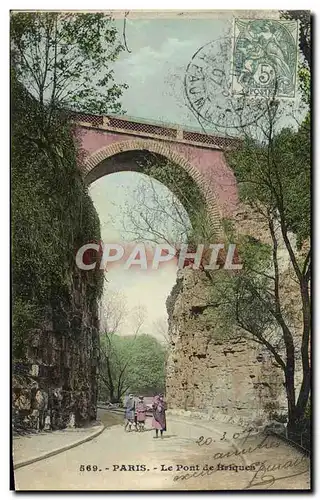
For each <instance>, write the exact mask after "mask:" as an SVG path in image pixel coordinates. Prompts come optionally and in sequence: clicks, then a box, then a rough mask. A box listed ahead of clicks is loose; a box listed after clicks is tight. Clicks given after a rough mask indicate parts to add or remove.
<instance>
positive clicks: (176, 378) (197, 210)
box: [10, 10, 312, 492]
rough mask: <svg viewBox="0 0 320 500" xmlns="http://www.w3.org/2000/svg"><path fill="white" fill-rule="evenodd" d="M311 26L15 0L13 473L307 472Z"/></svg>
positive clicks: (50, 480)
mask: <svg viewBox="0 0 320 500" xmlns="http://www.w3.org/2000/svg"><path fill="white" fill-rule="evenodd" d="M311 42H312V38H311V14H310V12H309V11H293V10H292V11H280V10H279V11H278V10H269V11H267V10H254V11H253V10H252V11H250V10H239V11H237V10H221V11H218V10H217V11H215V10H211V11H199V12H197V11H178V10H177V11H165V10H163V11H161V10H159V11H137V10H136V11H90V10H89V11H50V10H46V11H31V10H30V11H11V13H10V79H11V80H10V81H11V202H12V212H11V224H12V228H11V236H12V412H11V415H12V476H13V481H12V483H13V484H12V489H15V490H18V491H39V490H41V491H57V490H59V491H120V490H121V491H165V492H169V491H186V490H194V491H242V490H247V491H251V490H258V491H259V490H268V491H272V490H283V491H290V490H302V491H304V490H310V489H311V480H312V477H311V458H312V457H311V440H312V439H311V438H312V436H311V403H310V401H311V392H310V386H311V341H310V335H311V332H310V330H311V313H310V300H311V299H310V296H311V243H310V232H311V223H310V217H311V215H310V211H311V188H310V177H311V131H310V128H311V118H310V117H311V70H312V67H311Z"/></svg>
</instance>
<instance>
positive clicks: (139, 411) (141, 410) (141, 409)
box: [136, 396, 147, 432]
mask: <svg viewBox="0 0 320 500" xmlns="http://www.w3.org/2000/svg"><path fill="white" fill-rule="evenodd" d="M146 411H147V406H146V405H145V403H144V401H143V396H139V401H138V403H137V406H136V415H137V424H138V431H139V432H142V431H144V424H145V421H146Z"/></svg>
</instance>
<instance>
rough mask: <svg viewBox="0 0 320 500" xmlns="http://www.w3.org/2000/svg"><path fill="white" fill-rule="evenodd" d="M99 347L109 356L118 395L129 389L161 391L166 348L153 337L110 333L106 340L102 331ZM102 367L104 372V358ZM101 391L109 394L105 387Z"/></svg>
mask: <svg viewBox="0 0 320 500" xmlns="http://www.w3.org/2000/svg"><path fill="white" fill-rule="evenodd" d="M101 347H102V349H103V351H104V352H106V353H108V355H109V358H110V365H111V372H112V378H113V381H114V384H115V390H116V397H117V399H120V398H121V397H122V396H123V394H125V393H126V392H128V391H129V392H132V393H134V394H136V395H139V394H140V393H141V394H143V395H148V394H154V393H155V392H157V391H164V387H165V361H166V349H165V347H164V346H163V345H162V344H160V342H158V341H157V339H156V338H155V337H152V336H151V335H145V334H142V335H138V336H137V337H135V336H133V335H132V336H120V335H112V336H111V341H110V343H109V342H108V340H107V338H106V336H104V335H102V338H101ZM101 369H102V370H103V373H104V374H106V367H105V365H104V363H103V359H102V365H101ZM119 389H120V390H119ZM102 393H103V394H104V395H105V396H106V397H108V390H107V389H106V388H105V387H104V388H103V390H102Z"/></svg>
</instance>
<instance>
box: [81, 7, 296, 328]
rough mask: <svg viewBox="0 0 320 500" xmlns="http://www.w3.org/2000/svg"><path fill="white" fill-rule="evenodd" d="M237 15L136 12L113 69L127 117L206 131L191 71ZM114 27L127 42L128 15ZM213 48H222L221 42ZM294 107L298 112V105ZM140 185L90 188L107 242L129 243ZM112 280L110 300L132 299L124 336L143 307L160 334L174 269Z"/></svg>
mask: <svg viewBox="0 0 320 500" xmlns="http://www.w3.org/2000/svg"><path fill="white" fill-rule="evenodd" d="M232 14H233V13H232V11H229V12H226V11H224V12H220V13H215V14H214V17H213V18H212V17H211V18H209V17H208V16H207V17H206V18H205V17H203V16H202V17H201V16H200V17H199V15H198V18H195V19H190V18H188V17H187V16H186V15H184V14H180V15H179V14H176V15H175V17H174V18H166V17H163V16H162V17H160V18H153V19H148V18H147V17H146V15H143V17H142V18H141V19H138V18H137V16H138V14H137V13H129V15H128V17H127V21H126V42H127V47H128V49H129V51H130V52H128V51H124V52H122V53H121V54H120V57H119V59H118V60H117V61H116V62H115V63H114V67H113V69H114V74H115V79H116V81H117V82H118V83H127V84H128V86H129V88H128V89H127V90H126V91H124V94H123V97H122V98H121V103H122V107H123V109H124V110H125V111H126V114H127V116H129V117H134V118H138V119H139V118H140V119H143V120H146V121H148V120H150V121H153V120H155V121H162V122H165V123H169V124H175V125H180V126H182V127H188V128H194V129H199V128H200V127H201V126H203V123H202V125H201V123H199V121H198V120H197V118H196V117H195V115H194V114H193V113H192V112H191V110H190V109H189V108H188V106H187V104H186V99H185V97H184V96H185V93H184V77H185V72H186V68H187V66H188V64H189V62H190V60H191V59H192V57H193V55H194V54H195V53H196V52H197V51H198V50H199V49H200V48H201V47H203V46H204V45H206V44H209V43H211V42H214V43H215V42H216V41H219V40H221V39H224V38H225V37H228V36H229V37H230V34H231V33H232V30H233V18H232ZM140 15H141V14H140ZM237 16H238V17H246V13H245V12H243V11H242V12H241V13H240V14H238V15H237ZM262 16H263V17H264V16H268V17H277V16H278V14H277V12H276V11H273V12H271V13H270V12H269V13H267V12H266V11H265V12H263V11H260V12H259V17H262ZM115 24H116V26H117V28H118V31H119V36H120V38H122V32H123V15H121V18H120V19H116V20H115ZM214 46H215V47H219V45H217V44H216V43H215V44H214ZM216 50H217V51H218V49H216ZM217 54H218V52H217ZM227 62H228V61H227ZM218 102H220V101H219V100H218V99H217V103H218ZM292 102H293V106H294V107H297V108H298V106H299V101H298V100H296V101H292ZM286 120H288V118H286ZM293 124H294V123H293ZM205 129H206V131H208V132H210V131H215V128H214V127H213V126H210V125H208V124H205ZM141 182H143V181H142V180H141V174H138V173H133V172H121V173H118V174H112V175H108V176H105V177H103V178H101V179H99V180H97V181H95V182H94V183H93V184H92V185H91V186H90V194H91V197H92V199H93V202H94V204H95V207H96V209H97V211H98V214H99V216H100V221H101V230H102V238H103V239H104V240H108V241H109V242H110V241H111V240H112V239H114V240H115V242H118V241H120V240H123V239H126V237H127V238H129V235H127V236H126V235H124V234H123V218H124V214H125V213H126V210H127V208H128V207H131V208H132V210H134V208H135V206H136V204H137V199H136V197H135V196H136V192H137V189H138V186H139V184H140V183H141ZM166 189H167V188H165V187H164V186H162V185H161V184H159V183H156V190H157V192H158V193H159V196H165V195H166ZM108 280H109V283H108V284H107V286H106V291H105V300H106V297H107V295H108V289H113V290H120V291H122V292H123V293H124V294H125V295H126V296H127V302H128V321H127V322H126V324H125V325H124V326H123V328H122V330H121V332H120V333H122V334H130V333H131V331H132V327H131V326H130V309H132V308H134V307H137V306H139V305H143V306H144V307H145V308H146V311H147V315H146V321H145V324H144V327H143V331H144V332H145V333H150V334H156V333H155V332H154V331H153V330H154V329H153V326H152V325H153V322H154V321H156V320H157V319H158V318H163V317H166V308H165V299H166V297H167V296H168V295H169V293H170V291H171V289H172V286H173V285H174V283H175V280H176V271H175V269H174V268H171V267H170V268H169V267H168V268H166V269H162V270H161V271H160V270H159V272H157V273H155V272H154V273H151V274H150V273H149V274H148V273H146V272H143V271H138V270H137V271H135V272H130V273H129V272H128V271H125V270H119V269H117V270H113V271H112V270H111V271H110V272H109V273H108Z"/></svg>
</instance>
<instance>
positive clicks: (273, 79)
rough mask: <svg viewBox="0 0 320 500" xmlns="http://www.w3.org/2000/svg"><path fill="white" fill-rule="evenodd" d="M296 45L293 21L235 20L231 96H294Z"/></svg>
mask: <svg viewBox="0 0 320 500" xmlns="http://www.w3.org/2000/svg"><path fill="white" fill-rule="evenodd" d="M297 44H298V23H297V22H296V21H284V20H271V19H235V21H234V49H233V58H232V64H233V71H232V88H233V92H234V94H247V95H249V96H257V97H258V96H262V97H266V96H270V95H272V94H274V95H277V96H278V97H282V98H293V97H295V87H296V72H297V54H298V50H297Z"/></svg>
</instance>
